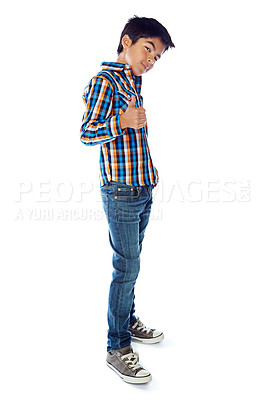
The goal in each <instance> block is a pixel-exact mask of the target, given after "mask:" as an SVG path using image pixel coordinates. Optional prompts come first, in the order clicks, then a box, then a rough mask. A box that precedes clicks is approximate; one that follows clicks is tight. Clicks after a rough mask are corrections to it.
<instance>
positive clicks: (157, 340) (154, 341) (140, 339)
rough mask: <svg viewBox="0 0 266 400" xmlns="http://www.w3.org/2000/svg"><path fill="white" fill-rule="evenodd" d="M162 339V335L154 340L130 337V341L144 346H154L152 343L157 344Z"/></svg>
mask: <svg viewBox="0 0 266 400" xmlns="http://www.w3.org/2000/svg"><path fill="white" fill-rule="evenodd" d="M163 338H164V334H163V333H162V334H161V335H159V336H156V337H154V338H150V339H145V338H139V337H137V336H133V335H132V336H131V339H132V341H133V342H141V343H145V344H154V343H159V342H160V341H161V340H163Z"/></svg>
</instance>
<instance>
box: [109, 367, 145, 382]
mask: <svg viewBox="0 0 266 400" xmlns="http://www.w3.org/2000/svg"><path fill="white" fill-rule="evenodd" d="M106 364H107V365H108V367H109V368H111V369H112V370H113V371H115V372H116V373H117V375H118V376H120V378H121V379H123V381H124V382H127V383H136V384H141V383H148V382H150V380H151V374H149V375H147V376H139V377H138V376H136V377H134V376H127V375H124V374H121V372H119V371H118V369H116V368H115V367H114V366H113V365H112V364H110V363H109V362H108V361H106Z"/></svg>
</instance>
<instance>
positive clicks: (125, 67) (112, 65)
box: [101, 61, 142, 88]
mask: <svg viewBox="0 0 266 400" xmlns="http://www.w3.org/2000/svg"><path fill="white" fill-rule="evenodd" d="M101 67H102V70H109V71H121V72H122V71H125V73H126V75H127V76H129V77H130V78H131V79H132V80H133V81H134V83H135V85H136V88H137V87H138V88H140V87H141V83H142V77H141V76H136V75H134V74H133V72H132V67H131V65H129V64H122V63H118V62H106V61H104V62H102V63H101Z"/></svg>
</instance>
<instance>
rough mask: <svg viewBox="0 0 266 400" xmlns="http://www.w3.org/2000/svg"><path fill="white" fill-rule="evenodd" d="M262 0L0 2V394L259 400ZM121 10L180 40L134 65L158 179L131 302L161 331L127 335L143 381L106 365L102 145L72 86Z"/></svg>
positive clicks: (113, 39)
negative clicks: (142, 67)
mask: <svg viewBox="0 0 266 400" xmlns="http://www.w3.org/2000/svg"><path fill="white" fill-rule="evenodd" d="M263 3H264V2H263V1H256V0H253V1H236V0H230V1H228V0H223V1H195V0H191V1H188V0H186V1H184V0H183V1H175V2H174V1H169V0H165V1H163V2H154V1H146V2H144V1H139V0H137V1H134V2H127V1H116V2H115V1H114V2H111V1H110V2H107V1H105V2H103V1H102V2H90V1H88V0H87V1H81V0H76V1H75V2H70V1H58V0H53V1H50V0H47V1H45V2H40V1H39V2H36V1H35V2H34V1H28V0H25V1H21V2H19V1H11V2H8V3H7V2H6V5H5V6H2V10H1V24H0V26H1V60H2V61H1V114H2V116H1V142H2V144H1V230H2V239H1V245H2V246H1V248H2V250H1V258H2V261H1V282H0V285H1V288H0V289H1V293H0V296H1V299H0V300H1V303H0V304H1V315H0V321H1V330H0V335H1V340H0V343H1V354H0V360H1V361H0V362H1V381H2V382H1V389H0V390H1V392H2V393H1V399H3V400H8V399H12V400H13V399H16V400H20V399H23V398H25V399H28V400H30V399H38V400H42V399H45V400H47V399H50V400H53V399H56V400H58V399H64V400H68V399H73V400H74V399H79V400H82V399H88V398H89V399H90V398H92V397H94V398H97V399H98V398H102V396H106V397H107V398H109V399H120V398H121V399H122V398H127V399H135V398H139V399H144V398H145V399H146V398H150V399H159V398H162V396H164V398H176V399H180V400H192V399H193V400H195V399H204V400H213V399H215V400H219V399H222V400H224V399H227V400H229V399H230V400H231V399H232V400H236V399H241V400H242V399H256V400H262V399H263V400H265V396H266V389H265V372H266V370H265V358H266V351H265V350H266V349H265V337H266V329H265V300H266V299H265V283H266V282H265V222H266V221H265V144H264V138H263V136H265V105H266V104H265V103H266V101H265V89H266V85H265V71H266V63H265V33H266V32H265V11H264V9H263V5H264V4H263ZM7 4H8V5H7ZM134 14H136V15H138V16H146V17H154V18H156V19H158V20H159V21H160V22H161V23H162V24H164V25H165V26H166V28H167V29H168V30H169V33H170V34H171V36H172V39H173V41H174V43H175V45H176V48H175V49H172V50H169V51H168V52H167V53H166V54H165V55H163V57H162V59H161V60H160V61H159V62H158V63H157V64H156V66H155V68H154V69H153V70H152V71H151V72H149V73H148V74H147V75H145V76H143V89H142V94H143V96H144V106H145V108H146V110H147V117H148V124H149V143H150V148H151V152H152V157H153V160H154V163H155V165H156V167H157V169H158V170H159V175H160V180H161V181H160V185H159V187H158V191H157V192H156V193H155V194H156V195H155V199H154V213H155V215H154V218H152V219H151V222H150V225H149V227H148V229H147V233H146V238H145V241H144V246H143V254H142V268H141V273H140V276H139V279H138V282H137V286H136V306H137V313H138V315H140V317H141V318H142V319H143V321H144V322H145V323H146V324H147V325H148V326H150V327H156V328H158V329H162V330H163V331H164V333H165V340H164V341H163V342H162V343H160V344H158V345H151V346H145V345H136V346H135V349H136V350H137V351H138V352H139V353H140V359H141V362H142V364H143V365H144V366H145V367H146V368H147V369H148V370H150V372H151V373H152V375H153V380H152V381H151V382H150V383H149V384H147V385H142V386H141V387H136V386H134V385H128V384H125V383H123V382H122V381H121V380H120V379H119V377H118V376H116V375H115V374H114V372H113V371H111V370H110V369H108V368H107V366H106V365H105V357H106V331H107V322H106V312H107V296H108V290H109V284H110V280H111V272H112V266H111V256H112V253H111V249H110V247H109V242H108V235H107V224H106V221H105V217H104V215H103V214H102V206H101V200H100V192H99V181H98V156H99V147H97V146H95V147H93V148H88V147H86V146H84V145H83V144H82V143H81V142H80V139H79V129H80V126H81V119H82V115H83V112H84V105H83V102H82V99H81V96H82V92H83V89H84V87H85V86H86V85H87V83H88V81H89V80H90V79H91V77H92V76H93V75H94V74H96V73H97V72H98V71H99V70H100V64H101V62H102V61H116V57H117V55H116V49H117V46H118V42H119V38H120V33H121V31H122V29H123V27H124V25H125V23H126V22H127V20H128V18H130V17H132V16H133V15H134ZM229 188H230V189H229ZM21 191H23V192H24V193H22V194H21V196H20V192H21ZM81 191H87V192H88V193H83V195H82V197H81ZM86 212H87V215H86ZM82 213H83V214H82Z"/></svg>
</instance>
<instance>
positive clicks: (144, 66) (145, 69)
mask: <svg viewBox="0 0 266 400" xmlns="http://www.w3.org/2000/svg"><path fill="white" fill-rule="evenodd" d="M141 65H142V67H143V69H144V72H146V71H147V70H148V69H149V67H148V66H146V65H145V64H143V63H141Z"/></svg>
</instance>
